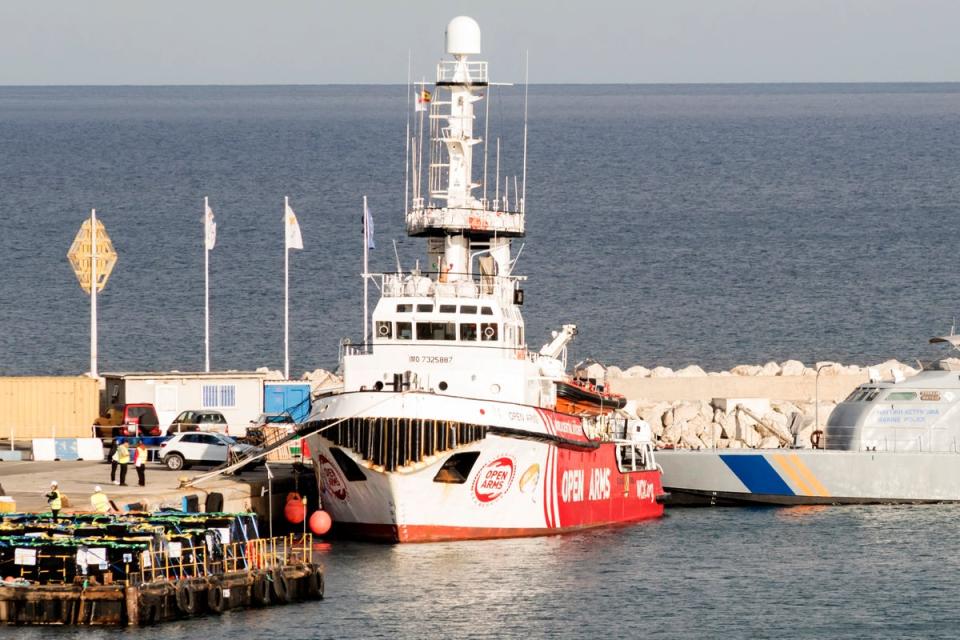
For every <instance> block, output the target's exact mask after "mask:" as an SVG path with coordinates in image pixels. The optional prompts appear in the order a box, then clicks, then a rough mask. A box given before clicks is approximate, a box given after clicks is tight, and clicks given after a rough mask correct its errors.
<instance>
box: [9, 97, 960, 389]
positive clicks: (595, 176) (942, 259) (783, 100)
mask: <svg viewBox="0 0 960 640" xmlns="http://www.w3.org/2000/svg"><path fill="white" fill-rule="evenodd" d="M522 95H523V93H522V90H521V89H520V88H513V89H510V88H499V87H497V88H491V89H490V93H489V94H488V95H487V96H486V97H487V98H488V99H489V101H490V104H491V112H490V114H491V115H490V118H489V126H487V125H485V124H484V120H483V118H482V117H481V118H479V119H478V132H477V133H478V135H481V136H486V137H488V139H490V140H491V141H492V142H491V145H490V148H489V153H488V154H487V160H486V169H487V176H488V188H487V195H488V197H491V198H492V197H494V196H495V195H497V192H496V187H495V186H494V183H496V182H497V181H496V180H495V176H496V162H495V158H496V153H495V150H496V140H497V139H499V140H500V141H501V144H500V149H501V152H500V156H501V162H500V165H501V166H500V178H501V180H500V183H501V186H500V193H499V195H500V196H501V197H502V196H503V195H504V191H505V190H506V189H505V187H504V186H503V184H502V183H503V179H504V177H505V176H507V175H509V176H518V177H520V178H521V180H522V173H523V166H522V148H523V138H522V113H523V103H522V100H523V98H522ZM484 104H485V103H481V105H484ZM405 106H406V88H405V87H403V86H376V87H366V86H323V87H310V86H306V87H303V86H298V87H109V88H104V87H38V88H33V87H31V88H17V87H2V88H0V247H2V248H3V251H4V258H5V259H4V267H3V277H2V278H0V328H2V331H0V373H3V374H76V373H82V372H84V371H86V370H87V369H88V366H89V299H88V297H87V296H85V295H84V294H83V292H82V291H81V290H80V288H79V286H78V284H77V282H76V280H75V277H74V275H73V273H72V272H71V269H70V266H69V264H68V262H67V259H66V253H67V250H68V249H69V247H70V244H71V242H72V240H73V237H74V235H75V234H76V232H77V230H78V228H79V226H80V224H81V222H82V221H83V220H84V219H85V218H87V217H88V216H89V213H90V209H91V208H96V209H97V214H98V217H99V218H100V220H102V221H103V223H104V224H105V226H106V229H107V231H108V233H109V234H110V236H111V237H112V239H113V242H114V245H115V247H116V250H117V252H118V254H119V261H118V262H117V265H116V267H115V268H114V271H113V274H112V275H111V277H110V281H109V283H108V284H107V287H106V289H105V290H104V291H103V292H102V294H101V295H100V296H99V297H98V308H99V360H100V367H99V368H100V370H101V371H131V370H136V371H163V370H171V369H178V370H181V371H190V370H200V369H202V367H203V361H204V358H203V353H204V330H203V323H204V266H203V260H204V250H203V243H202V239H203V229H202V223H201V214H202V205H203V198H204V196H207V197H209V198H210V203H211V206H212V208H213V210H214V212H215V215H216V222H217V230H218V233H217V245H216V247H215V248H214V250H213V251H212V252H211V253H210V256H209V257H210V306H211V319H210V323H211V334H212V335H211V343H212V344H211V359H212V366H213V368H214V369H221V370H222V369H242V370H251V369H254V368H256V367H258V366H270V367H272V368H281V367H282V363H283V297H284V288H283V275H284V271H283V251H284V249H283V226H282V211H283V198H284V196H289V197H290V199H291V200H290V201H291V205H292V207H293V209H294V210H295V211H296V213H297V216H298V218H299V222H300V226H301V229H302V232H303V240H304V249H303V250H302V251H291V255H290V292H291V303H290V318H291V320H290V321H291V327H290V343H291V359H292V364H291V369H292V371H293V374H294V375H297V376H298V375H299V374H300V373H301V372H303V371H309V370H313V369H315V368H318V367H322V368H327V369H332V368H335V367H336V364H337V359H338V344H339V342H340V340H341V339H342V338H349V339H351V340H352V341H353V342H360V341H361V340H362V335H361V334H362V327H363V318H362V309H363V300H362V281H361V278H360V276H359V274H360V272H361V271H362V235H361V207H362V197H363V196H364V195H366V196H367V197H368V199H369V203H370V209H371V211H372V215H373V219H374V225H375V241H376V244H377V247H376V249H374V250H373V251H371V254H370V265H371V267H370V268H371V270H373V271H394V270H396V268H397V263H398V261H399V263H400V267H401V268H402V269H404V270H409V269H413V268H414V267H416V266H417V261H418V260H419V266H420V267H421V268H427V266H428V265H427V261H426V258H425V242H424V241H423V240H420V239H410V238H407V237H406V236H405V231H404V226H403V207H404V181H405V180H404V178H405V171H406V168H405V163H404V158H405V155H406V148H405V137H406V127H407V124H408V120H407V115H406V112H405ZM480 111H481V112H484V113H485V107H481V109H480ZM529 113H530V117H529V154H528V162H527V187H526V201H527V229H528V233H527V237H526V239H524V240H522V241H517V242H515V243H514V254H515V255H516V254H517V253H518V252H519V250H520V248H521V246H523V251H522V253H520V258H519V260H518V262H517V265H516V268H515V273H517V274H523V275H527V276H528V277H529V280H528V281H527V282H526V283H525V284H524V288H525V293H526V297H525V306H524V315H525V318H526V323H527V332H526V335H527V341H528V343H529V344H530V345H531V347H534V348H538V347H539V346H540V345H542V344H544V343H545V342H547V341H549V339H550V336H549V331H550V330H553V329H557V328H559V326H560V325H561V324H563V323H568V322H573V323H576V324H577V325H578V326H579V328H580V334H579V336H578V337H577V339H576V341H575V342H574V344H573V346H572V347H571V359H572V360H573V361H576V360H578V359H582V358H587V357H591V358H594V359H597V360H599V361H601V362H603V363H605V364H616V365H618V366H621V367H628V366H631V365H634V364H642V365H645V366H648V367H652V366H655V365H659V364H663V365H667V366H671V367H679V366H684V365H686V364H690V363H696V364H699V365H701V366H703V367H704V368H706V369H720V368H728V367H730V366H732V365H735V364H738V363H762V362H766V361H769V360H777V361H783V360H786V359H788V358H796V359H799V360H803V361H804V362H806V363H808V364H810V363H812V362H814V361H817V360H828V359H833V360H840V361H843V362H848V363H859V364H870V363H876V362H880V361H882V360H885V359H887V358H890V357H896V358H900V359H902V360H906V361H912V360H913V358H915V357H924V358H925V357H927V356H928V355H935V352H932V351H930V350H929V348H928V347H926V346H925V341H926V339H927V338H928V337H930V336H932V335H938V334H943V333H946V332H947V331H949V329H950V326H951V324H952V323H953V319H954V317H955V316H956V315H957V313H958V308H960V305H958V304H957V302H956V301H957V298H958V295H957V294H958V287H960V285H958V282H957V278H956V277H955V272H956V268H957V266H958V262H960V254H958V252H957V236H958V235H960V233H958V230H957V224H956V219H957V215H958V203H960V180H958V179H957V176H958V175H960V140H958V137H960V85H956V84H945V85H928V84H918V85H913V84H905V85H896V84H881V85H722V86H660V85H653V86H533V87H531V89H530V98H529ZM413 125H414V127H413V130H414V131H415V130H416V120H414V121H413ZM427 160H428V156H427V157H425V159H424V164H426V162H427ZM483 165H484V162H483V159H482V147H477V161H476V166H477V172H476V177H477V179H480V178H482V175H483V174H482V167H483ZM514 184H515V183H514V181H513V179H512V178H511V179H510V199H511V201H515V200H516V195H519V193H520V192H522V185H521V184H520V181H518V182H517V187H516V188H515V187H514ZM481 192H482V189H478V191H477V193H478V195H479V194H480V193H481ZM393 241H396V253H395V251H394V246H393ZM371 289H372V291H373V295H372V296H371V307H372V305H373V304H374V303H375V301H376V292H377V290H376V287H373V286H372V287H371Z"/></svg>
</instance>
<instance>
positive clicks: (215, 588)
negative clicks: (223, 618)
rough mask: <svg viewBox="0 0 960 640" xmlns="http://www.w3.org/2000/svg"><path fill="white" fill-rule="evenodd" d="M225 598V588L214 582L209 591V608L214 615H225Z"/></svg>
mask: <svg viewBox="0 0 960 640" xmlns="http://www.w3.org/2000/svg"><path fill="white" fill-rule="evenodd" d="M223 605H224V597H223V587H222V586H220V584H219V583H217V582H214V583H213V584H211V585H210V588H209V589H207V608H208V609H210V611H212V612H213V613H223Z"/></svg>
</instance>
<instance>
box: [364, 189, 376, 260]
mask: <svg viewBox="0 0 960 640" xmlns="http://www.w3.org/2000/svg"><path fill="white" fill-rule="evenodd" d="M363 235H364V237H365V238H366V240H367V248H368V249H376V248H377V243H376V242H374V241H373V216H372V215H370V209H369V207H367V201H366V200H364V201H363Z"/></svg>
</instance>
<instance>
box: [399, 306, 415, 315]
mask: <svg viewBox="0 0 960 640" xmlns="http://www.w3.org/2000/svg"><path fill="white" fill-rule="evenodd" d="M411 311H413V305H412V304H398V305H397V313H410V312H411Z"/></svg>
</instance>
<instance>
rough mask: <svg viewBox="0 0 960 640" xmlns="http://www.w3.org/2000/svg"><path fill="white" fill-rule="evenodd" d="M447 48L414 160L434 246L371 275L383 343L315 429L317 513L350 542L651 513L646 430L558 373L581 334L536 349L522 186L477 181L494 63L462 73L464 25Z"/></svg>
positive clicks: (472, 45) (350, 364)
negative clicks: (423, 165)
mask: <svg viewBox="0 0 960 640" xmlns="http://www.w3.org/2000/svg"><path fill="white" fill-rule="evenodd" d="M446 45H447V52H448V53H449V54H450V55H452V56H453V59H452V60H444V61H442V62H440V64H439V65H438V66H437V79H436V83H435V84H434V85H433V89H434V90H433V92H428V91H427V90H426V88H422V89H421V91H420V93H419V95H418V101H419V103H420V104H421V105H425V104H426V103H427V100H429V111H428V112H426V111H421V112H420V113H421V114H422V116H421V117H423V118H425V119H426V121H427V125H426V128H427V129H428V131H429V138H430V143H429V144H430V148H431V151H430V153H429V166H428V170H427V172H426V175H425V176H421V175H420V174H421V171H419V169H418V167H419V166H420V162H419V158H421V157H422V150H421V148H420V147H421V146H422V145H418V144H416V141H414V144H412V145H411V148H412V153H411V162H410V165H411V166H412V167H413V171H412V173H413V180H412V184H413V188H412V192H411V194H410V196H411V197H410V199H409V209H408V211H407V212H406V227H407V232H408V234H409V235H410V236H413V237H420V238H425V239H426V242H427V249H428V263H429V266H428V268H427V269H425V270H423V271H421V270H419V269H415V270H414V271H413V272H411V273H400V272H398V273H388V274H379V275H376V276H370V274H366V273H365V274H364V276H365V277H374V278H377V279H378V281H377V282H376V284H377V285H378V288H379V290H380V291H381V297H380V300H379V302H378V303H377V305H376V307H375V309H374V311H373V314H372V323H371V325H370V326H371V329H372V331H371V333H372V335H371V336H370V337H369V338H367V337H366V336H365V338H364V341H363V343H362V344H359V345H345V347H344V350H343V355H342V367H343V375H344V387H343V393H340V394H337V395H334V396H329V397H326V398H323V399H321V400H319V401H318V402H317V403H316V405H315V408H314V410H313V412H312V414H311V416H310V418H309V421H308V424H307V428H308V429H312V430H314V431H315V432H316V433H315V434H314V435H312V436H311V437H310V439H309V446H310V450H311V455H312V457H313V461H314V465H315V469H316V470H317V476H318V482H319V483H320V487H321V491H322V495H323V499H324V507H325V508H326V509H327V510H328V511H330V513H331V514H332V515H333V518H334V522H335V526H336V527H338V528H339V529H340V530H341V531H343V532H346V533H348V534H354V535H358V536H362V537H370V538H377V539H385V540H392V541H416V540H437V539H461V538H484V537H500V536H517V535H537V534H545V533H551V532H556V531H562V530H569V529H576V528H582V527H588V526H597V525H602V524H608V523H612V522H624V521H632V520H639V519H643V518H648V517H654V516H658V515H660V514H661V513H662V506H661V504H660V503H659V501H658V497H659V496H661V494H662V491H661V487H660V480H659V471H658V470H657V467H656V463H655V462H654V460H653V451H652V447H651V445H650V443H649V438H648V434H646V433H645V432H644V430H643V429H642V425H641V423H640V422H639V421H637V420H631V419H629V418H628V416H627V415H626V414H624V413H623V412H622V411H620V409H621V408H622V407H623V404H624V401H623V398H620V397H618V396H613V395H611V394H609V393H607V392H606V391H605V390H604V389H603V388H602V386H598V385H596V384H595V382H591V381H589V380H575V379H573V378H571V377H570V376H568V375H567V374H566V373H565V372H566V350H567V344H568V343H569V341H570V340H572V339H573V337H574V336H575V335H576V327H575V326H574V325H564V326H563V328H562V329H561V330H559V331H557V332H555V333H554V336H553V340H552V341H551V342H550V343H549V344H547V345H545V346H544V347H543V348H541V349H540V350H539V351H530V350H528V349H527V345H526V336H525V331H524V322H523V316H522V314H521V305H522V304H523V302H524V291H523V288H522V286H521V285H522V283H523V281H524V278H523V277H522V276H518V275H515V274H514V267H515V260H514V259H513V257H512V255H511V242H512V240H513V239H514V238H520V237H523V236H524V232H525V228H524V214H525V206H524V201H525V198H524V193H523V188H522V186H521V185H520V184H519V183H518V181H516V180H514V183H513V197H512V198H511V197H510V196H509V195H508V194H509V193H510V192H509V190H508V188H505V189H504V191H503V194H502V195H501V193H500V190H499V189H498V188H495V189H493V190H490V189H488V186H487V180H486V175H487V162H486V161H484V162H483V163H482V164H483V168H482V169H480V168H479V167H476V166H475V154H474V151H475V149H476V148H477V146H478V145H481V144H483V143H484V142H485V141H484V140H483V139H482V138H481V137H479V136H478V134H477V132H476V131H475V128H476V121H477V106H478V103H480V101H481V100H483V99H484V92H485V91H486V89H487V88H488V87H489V85H490V83H489V78H488V69H487V63H486V62H480V61H473V60H470V59H469V56H471V55H475V54H479V53H480V29H479V26H478V25H477V23H476V22H475V21H473V20H472V19H471V18H468V17H465V16H460V17H458V18H454V19H453V20H452V21H451V22H450V23H449V25H448V27H447V32H446ZM484 122H486V120H485V121H484ZM486 155H487V154H486V150H485V147H484V158H485V159H486ZM524 163H525V161H524ZM497 164H499V163H497ZM477 174H482V176H483V178H482V179H479V180H478V179H475V176H476V175H477ZM498 174H499V172H497V175H498ZM496 182H497V183H499V178H496ZM424 183H425V185H424ZM507 184H509V182H508V183H507ZM424 186H425V187H426V192H424V191H423V187H424ZM491 196H492V197H491Z"/></svg>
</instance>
